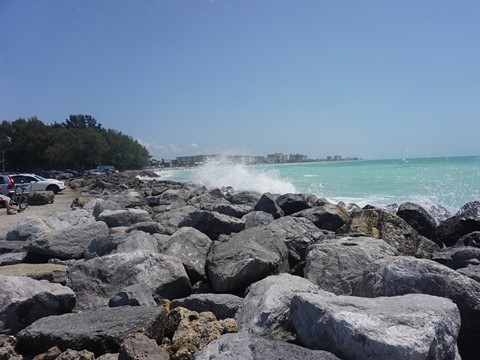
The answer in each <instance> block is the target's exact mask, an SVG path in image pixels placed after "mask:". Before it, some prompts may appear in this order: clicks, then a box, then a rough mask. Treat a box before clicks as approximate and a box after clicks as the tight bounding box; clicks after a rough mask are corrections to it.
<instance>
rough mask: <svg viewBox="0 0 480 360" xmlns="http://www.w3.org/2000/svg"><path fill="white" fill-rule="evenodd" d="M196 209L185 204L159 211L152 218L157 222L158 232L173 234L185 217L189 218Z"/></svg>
mask: <svg viewBox="0 0 480 360" xmlns="http://www.w3.org/2000/svg"><path fill="white" fill-rule="evenodd" d="M197 211H198V209H197V208H196V207H195V206H192V205H187V206H182V207H179V208H177V209H172V210H170V211H165V212H160V213H158V214H156V215H155V216H154V220H155V221H157V222H158V223H159V226H160V233H161V234H167V235H173V233H175V231H177V230H178V229H179V228H180V227H182V226H190V225H180V224H183V223H184V221H185V219H189V218H190V216H191V214H193V213H195V212H197Z"/></svg>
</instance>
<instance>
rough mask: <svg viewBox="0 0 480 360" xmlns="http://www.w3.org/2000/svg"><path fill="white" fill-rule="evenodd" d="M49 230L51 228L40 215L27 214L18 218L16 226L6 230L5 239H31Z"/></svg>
mask: <svg viewBox="0 0 480 360" xmlns="http://www.w3.org/2000/svg"><path fill="white" fill-rule="evenodd" d="M49 231H52V229H51V228H50V227H49V226H48V225H47V224H46V223H45V222H44V221H43V220H42V219H41V218H40V217H38V216H29V217H26V218H20V219H19V220H18V223H17V226H16V227H15V228H14V229H12V230H10V231H8V232H7V235H6V236H5V239H6V240H9V241H13V240H17V241H25V240H33V239H36V238H37V237H39V236H40V235H42V234H43V233H46V232H49Z"/></svg>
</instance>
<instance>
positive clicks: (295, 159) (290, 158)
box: [288, 154, 308, 163]
mask: <svg viewBox="0 0 480 360" xmlns="http://www.w3.org/2000/svg"><path fill="white" fill-rule="evenodd" d="M307 160H308V156H307V155H301V154H290V155H289V156H288V161H289V162H293V163H297V162H305V161H307Z"/></svg>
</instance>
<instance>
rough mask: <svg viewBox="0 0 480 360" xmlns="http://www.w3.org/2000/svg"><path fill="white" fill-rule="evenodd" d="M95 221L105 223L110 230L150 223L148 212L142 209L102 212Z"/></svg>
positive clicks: (150, 218)
mask: <svg viewBox="0 0 480 360" xmlns="http://www.w3.org/2000/svg"><path fill="white" fill-rule="evenodd" d="M97 219H98V221H103V222H105V223H106V224H107V225H108V227H110V228H113V227H118V226H130V225H133V224H136V223H139V222H145V221H152V217H151V216H150V214H149V213H148V211H146V210H142V209H124V210H104V211H103V212H102V213H101V214H100V215H98V218H97Z"/></svg>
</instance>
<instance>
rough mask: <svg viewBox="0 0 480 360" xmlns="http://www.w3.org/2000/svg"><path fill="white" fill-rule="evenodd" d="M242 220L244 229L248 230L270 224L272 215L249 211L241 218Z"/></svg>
mask: <svg viewBox="0 0 480 360" xmlns="http://www.w3.org/2000/svg"><path fill="white" fill-rule="evenodd" d="M242 220H243V221H244V222H245V229H250V228H252V227H255V226H259V225H267V224H269V223H271V222H272V221H273V220H274V218H273V215H272V214H269V213H266V212H265V211H251V212H249V213H248V214H245V215H244V216H242Z"/></svg>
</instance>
